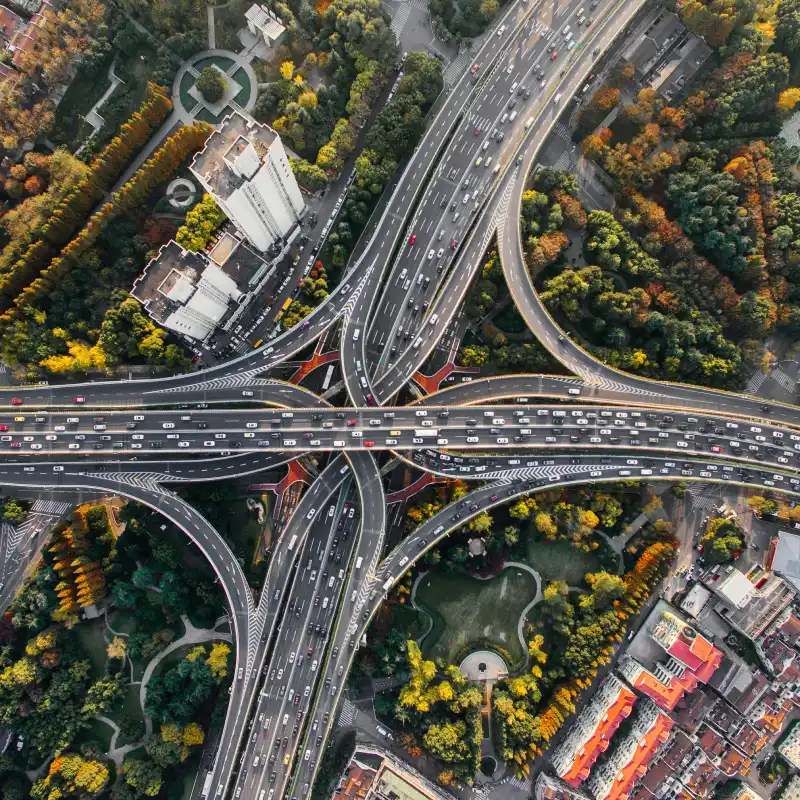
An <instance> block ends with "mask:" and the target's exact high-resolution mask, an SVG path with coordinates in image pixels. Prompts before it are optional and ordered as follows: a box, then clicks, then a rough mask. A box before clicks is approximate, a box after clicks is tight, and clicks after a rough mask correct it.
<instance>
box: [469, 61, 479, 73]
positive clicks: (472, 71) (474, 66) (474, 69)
mask: <svg viewBox="0 0 800 800" xmlns="http://www.w3.org/2000/svg"><path fill="white" fill-rule="evenodd" d="M479 66H480V64H473V65H472V69H471V70H470V72H471V73H472V74H473V75H474V74H475V73H476V72H477V71H478V67H479Z"/></svg>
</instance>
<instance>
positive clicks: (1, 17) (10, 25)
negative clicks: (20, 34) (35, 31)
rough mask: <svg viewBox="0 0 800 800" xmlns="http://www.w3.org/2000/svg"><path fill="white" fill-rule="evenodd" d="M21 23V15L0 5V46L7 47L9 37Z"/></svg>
mask: <svg viewBox="0 0 800 800" xmlns="http://www.w3.org/2000/svg"><path fill="white" fill-rule="evenodd" d="M22 25H23V22H22V17H20V15H19V14H17V13H16V12H14V11H12V10H11V9H10V8H6V6H0V46H2V47H4V48H5V47H8V43H9V42H10V41H11V37H12V36H13V35H14V34H15V33H16V32H17V30H18V29H19V28H20V27H21V26H22Z"/></svg>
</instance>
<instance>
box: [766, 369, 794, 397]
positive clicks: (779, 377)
mask: <svg viewBox="0 0 800 800" xmlns="http://www.w3.org/2000/svg"><path fill="white" fill-rule="evenodd" d="M769 376H770V378H772V380H774V381H775V383H777V384H778V385H779V386H780V387H782V388H783V389H786V391H787V392H793V391H794V386H795V380H794V378H790V377H789V376H788V375H787V374H786V373H785V372H784V371H783V370H782V369H781V368H780V367H775V369H773V370H772V372H770V374H769Z"/></svg>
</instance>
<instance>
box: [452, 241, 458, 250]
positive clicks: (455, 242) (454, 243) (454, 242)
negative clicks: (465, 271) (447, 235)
mask: <svg viewBox="0 0 800 800" xmlns="http://www.w3.org/2000/svg"><path fill="white" fill-rule="evenodd" d="M457 245H458V242H457V241H456V240H455V239H453V241H452V242H450V249H451V250H455V249H456V246H457Z"/></svg>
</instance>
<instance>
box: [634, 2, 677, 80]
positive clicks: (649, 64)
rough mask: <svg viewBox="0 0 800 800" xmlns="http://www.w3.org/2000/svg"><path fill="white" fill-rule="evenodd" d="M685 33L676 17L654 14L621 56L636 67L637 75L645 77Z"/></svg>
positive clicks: (663, 12) (666, 14) (665, 12)
mask: <svg viewBox="0 0 800 800" xmlns="http://www.w3.org/2000/svg"><path fill="white" fill-rule="evenodd" d="M685 33H686V28H685V27H684V25H683V23H682V22H681V21H680V20H679V19H678V17H677V16H676V15H675V14H673V13H671V12H669V11H663V10H662V11H661V12H660V13H658V14H656V15H655V16H654V18H653V20H652V22H651V23H650V25H649V26H648V27H647V28H646V29H645V30H644V31H643V32H642V34H641V35H640V36H639V37H638V38H637V39H636V40H635V41H634V42H633V43H632V44H631V45H630V47H628V48H627V50H625V51H624V52H623V54H622V57H623V59H624V60H625V61H628V62H629V63H631V64H633V65H634V67H636V71H637V73H639V75H646V74H647V73H648V72H649V71H650V70H651V69H652V68H653V67H654V66H655V65H656V63H657V62H658V60H659V58H661V56H662V55H663V54H664V53H666V52H667V50H668V49H669V48H670V47H671V46H672V45H674V43H675V42H676V41H677V40H678V38H679V37H680V36H681V35H683V34H685Z"/></svg>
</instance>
